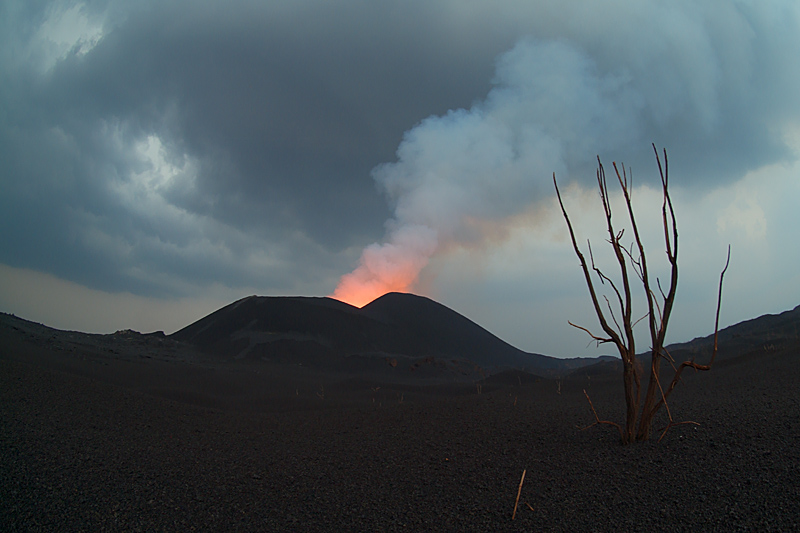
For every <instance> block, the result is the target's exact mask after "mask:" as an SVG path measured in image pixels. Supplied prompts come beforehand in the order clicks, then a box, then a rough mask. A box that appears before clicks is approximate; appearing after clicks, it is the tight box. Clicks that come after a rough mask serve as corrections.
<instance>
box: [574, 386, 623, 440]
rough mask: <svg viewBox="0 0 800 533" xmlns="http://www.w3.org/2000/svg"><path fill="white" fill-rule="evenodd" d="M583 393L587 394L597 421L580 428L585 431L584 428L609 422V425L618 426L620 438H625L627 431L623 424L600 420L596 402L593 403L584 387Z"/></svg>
mask: <svg viewBox="0 0 800 533" xmlns="http://www.w3.org/2000/svg"><path fill="white" fill-rule="evenodd" d="M583 394H584V396H586V399H587V400H589V407H591V408H592V413H594V420H595V422H594V423H593V424H589V425H588V426H586V427H585V428H580V430H581V431H583V430H586V429H589V428H591V427H594V426H596V425H597V424H607V425H609V426H614V427H615V428H617V429H618V430H619V436H620V438H622V439H623V440H625V433H624V432H623V431H622V426H620V425H619V424H617V423H616V422H611V421H610V420H600V417H599V416H597V411H596V410H595V408H594V404H593V403H592V399H591V398H589V394H588V393H587V392H586V389H583Z"/></svg>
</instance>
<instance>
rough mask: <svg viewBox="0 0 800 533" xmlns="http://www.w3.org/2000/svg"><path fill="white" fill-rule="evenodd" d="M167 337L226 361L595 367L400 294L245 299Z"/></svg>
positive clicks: (538, 369)
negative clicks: (529, 348)
mask: <svg viewBox="0 0 800 533" xmlns="http://www.w3.org/2000/svg"><path fill="white" fill-rule="evenodd" d="M172 338H173V339H175V340H179V341H182V342H187V343H190V344H193V345H195V346H197V347H198V348H200V349H201V350H203V351H205V352H208V353H214V354H217V355H219V356H222V357H225V358H234V359H244V358H260V359H265V360H272V361H284V362H299V363H303V364H312V365H320V366H326V365H328V364H331V363H333V362H334V361H336V360H341V358H352V357H354V356H355V357H379V358H397V357H401V358H412V359H418V358H428V359H430V358H433V359H439V360H444V361H469V362H471V363H473V364H476V365H479V366H480V367H482V368H483V369H484V370H486V371H487V372H496V371H499V370H502V369H507V368H518V369H525V370H527V371H529V372H533V373H539V372H541V373H552V372H554V371H559V370H565V369H569V368H577V367H580V366H583V365H586V364H590V363H594V362H596V361H597V359H593V358H587V359H558V358H554V357H548V356H544V355H540V354H533V353H527V352H524V351H522V350H519V349H517V348H515V347H513V346H511V345H510V344H508V343H507V342H505V341H503V340H501V339H499V338H498V337H496V336H495V335H493V334H492V333H490V332H488V331H487V330H485V329H484V328H482V327H481V326H479V325H478V324H476V323H474V322H472V321H471V320H469V319H468V318H466V317H464V316H462V315H460V314H459V313H457V312H455V311H453V310H452V309H449V308H448V307H446V306H444V305H442V304H440V303H437V302H435V301H433V300H431V299H429V298H425V297H422V296H416V295H413V294H405V293H389V294H386V295H384V296H381V297H380V298H378V299H376V300H374V301H373V302H371V303H370V304H368V305H366V306H364V307H363V308H360V309H359V308H357V307H353V306H351V305H348V304H346V303H343V302H340V301H338V300H334V299H332V298H311V297H259V296H250V297H247V298H243V299H242V300H238V301H236V302H234V303H232V304H230V305H228V306H226V307H223V308H222V309H219V310H218V311H215V312H214V313H211V314H210V315H208V316H206V317H205V318H202V319H200V320H198V321H197V322H195V323H193V324H191V325H189V326H187V327H185V328H183V329H181V330H180V331H177V332H175V333H174V334H172Z"/></svg>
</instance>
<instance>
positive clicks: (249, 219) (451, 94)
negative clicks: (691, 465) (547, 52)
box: [0, 0, 800, 294]
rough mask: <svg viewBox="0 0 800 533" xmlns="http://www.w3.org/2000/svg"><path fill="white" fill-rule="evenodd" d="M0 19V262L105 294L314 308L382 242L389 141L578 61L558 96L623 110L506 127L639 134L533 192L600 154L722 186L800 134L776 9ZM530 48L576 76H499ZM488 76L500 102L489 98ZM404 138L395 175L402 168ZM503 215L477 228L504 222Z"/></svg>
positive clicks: (214, 6) (792, 39)
mask: <svg viewBox="0 0 800 533" xmlns="http://www.w3.org/2000/svg"><path fill="white" fill-rule="evenodd" d="M0 9H2V12H0V13H2V20H3V22H2V23H0V24H2V28H3V30H4V31H3V36H2V37H0V40H2V41H0V42H2V45H3V47H2V48H3V50H2V51H0V58H2V65H0V76H1V77H2V78H0V83H1V84H2V90H1V92H0V106H2V108H1V111H2V113H1V114H0V141H2V142H0V158H1V159H0V160H2V165H0V183H1V184H2V191H3V192H2V198H0V210H1V212H0V224H1V225H2V228H3V232H2V236H0V262H2V263H6V264H9V265H12V266H16V267H24V268H33V269H38V270H43V271H46V272H51V273H53V274H55V275H57V276H60V277H64V278H67V279H70V280H74V281H78V282H80V283H82V284H85V285H88V286H90V287H96V288H103V289H107V290H129V291H132V292H136V293H149V294H154V293H165V292H166V293H188V292H191V288H192V287H196V286H200V287H202V286H205V285H207V284H210V283H214V282H218V283H222V284H225V285H228V286H250V287H258V288H259V289H260V290H261V291H263V292H271V293H274V292H295V291H303V292H308V291H311V292H316V293H322V292H324V291H329V290H330V289H331V288H332V286H333V285H332V284H333V283H335V279H336V277H338V275H339V274H341V273H343V272H345V271H346V270H348V269H349V268H350V267H352V265H353V261H354V260H355V258H356V257H357V254H358V250H359V249H360V248H361V247H362V246H363V245H364V244H365V243H368V242H371V241H374V240H377V239H379V238H381V236H382V235H383V232H384V221H385V220H386V219H387V218H388V217H389V216H390V215H391V214H392V212H391V211H390V209H389V207H390V206H387V205H386V202H385V198H384V196H383V192H382V191H380V190H378V189H377V188H376V187H375V184H374V182H373V180H372V178H371V170H372V169H373V168H375V167H376V166H378V165H380V164H382V163H391V162H393V161H396V160H397V156H396V155H395V152H396V150H397V149H398V146H399V145H400V144H401V141H403V139H404V137H403V134H404V132H405V131H407V130H410V129H411V128H413V127H414V126H415V125H420V124H423V125H424V124H427V125H431V124H435V123H436V121H437V120H438V119H435V118H434V119H430V120H428V121H426V122H421V121H423V120H424V119H426V117H429V116H431V115H433V116H447V115H446V113H447V111H448V110H451V109H458V108H463V109H465V110H470V109H473V104H474V103H475V102H478V104H477V106H476V107H475V108H474V109H484V110H486V109H490V108H492V109H501V110H506V109H508V110H511V111H510V112H511V113H512V114H513V113H514V111H513V108H512V107H506V105H505V104H497V103H496V102H495V103H494V104H493V103H492V100H491V98H495V100H497V99H498V98H500V97H505V96H509V94H510V93H509V91H510V92H511V93H513V91H514V90H515V88H518V87H522V88H525V87H528V86H529V85H530V84H528V81H530V80H531V79H535V80H540V81H541V80H545V81H546V80H548V79H553V80H557V79H559V76H562V75H563V74H564V72H565V71H564V67H569V66H570V65H571V64H572V63H575V64H580V65H583V66H582V67H581V68H583V69H584V70H580V69H578V70H579V71H580V72H581V73H584V72H585V73H588V74H586V75H585V76H584V75H583V74H580V76H584V77H580V76H579V77H577V78H569V76H567V77H563V76H562V79H567V80H570V79H571V80H573V81H574V80H578V81H580V80H582V79H589V80H590V81H591V80H592V79H594V80H606V81H608V82H609V83H611V85H613V83H617V84H618V86H619V87H621V88H623V89H626V90H628V91H629V93H624V92H620V93H613V90H611V89H610V91H611V92H610V93H609V95H607V96H608V98H607V101H600V102H597V105H595V106H592V105H590V104H591V103H588V104H587V103H586V102H578V103H579V104H581V105H583V104H586V107H585V109H586V110H587V111H588V112H589V118H592V120H590V121H589V122H588V123H587V122H586V120H585V119H586V116H578V115H577V114H576V112H577V111H578V110H579V109H581V106H580V105H576V106H567V105H565V104H564V102H565V101H567V100H564V101H561V100H559V96H560V94H559V92H558V91H551V93H550V94H549V97H550V98H552V99H553V102H552V103H550V102H544V101H543V100H541V99H540V101H539V104H538V105H539V106H540V107H541V109H542V110H544V111H547V109H551V110H553V113H551V115H548V114H547V113H546V112H542V113H540V112H539V111H536V112H531V111H530V102H528V101H522V102H521V106H520V109H522V110H523V111H524V112H522V113H520V115H519V116H520V117H523V116H530V117H532V120H534V121H535V120H540V121H541V120H544V119H548V121H547V122H545V123H544V124H545V126H546V128H545V129H547V128H549V129H550V130H551V131H549V132H548V133H552V131H555V130H557V128H558V127H559V125H560V126H561V127H562V128H567V127H570V125H574V126H575V127H576V128H577V127H578V126H580V127H583V125H587V126H588V127H587V129H586V130H585V131H580V132H577V133H576V132H572V134H573V135H576V136H580V137H581V138H582V139H591V138H603V137H604V136H607V135H608V134H609V133H608V127H609V126H614V124H617V125H621V127H623V128H624V127H628V126H629V127H630V128H632V129H631V130H630V131H626V132H625V131H623V132H622V133H624V135H621V136H620V137H619V138H624V139H627V140H626V141H625V142H622V141H620V142H619V143H617V144H614V145H608V146H606V145H603V144H602V143H592V142H589V143H584V142H576V143H573V144H569V143H567V144H568V148H569V149H572V150H575V151H581V149H582V148H586V149H587V150H588V151H589V152H590V153H587V154H584V155H585V156H586V157H585V160H581V161H577V162H575V161H572V160H570V159H569V158H567V160H566V163H565V164H563V165H560V166H559V164H558V163H557V160H558V158H553V159H552V161H553V165H554V166H557V168H550V167H549V166H548V168H530V169H527V168H526V169H524V170H525V171H526V172H527V171H529V172H530V174H531V175H532V176H533V177H534V178H532V179H539V178H540V177H542V176H544V177H548V176H549V175H550V172H552V171H553V170H559V171H560V170H562V169H563V168H564V167H565V166H566V168H568V169H571V170H573V171H574V175H573V176H571V177H575V178H577V177H579V176H582V175H583V174H582V171H583V170H585V169H584V168H583V167H582V166H581V165H583V164H584V163H586V164H587V165H588V166H591V165H590V164H591V159H592V157H593V156H594V153H591V150H593V149H595V148H597V147H598V146H600V147H604V148H608V153H604V154H602V155H603V156H604V158H615V159H616V158H622V159H624V160H625V161H626V162H627V163H632V164H633V165H634V166H635V167H636V168H650V166H651V164H652V159H651V157H652V156H651V154H650V153H649V152H648V146H649V142H651V141H655V142H656V143H658V144H659V145H664V146H667V147H668V148H669V149H670V151H671V153H676V154H678V153H679V154H681V157H680V158H676V160H675V167H674V170H675V173H674V175H675V179H676V181H681V180H683V181H682V183H683V184H684V185H689V184H691V183H698V184H704V185H703V186H706V187H707V186H710V185H712V184H720V183H724V182H725V180H733V179H736V178H737V177H740V176H741V175H743V174H744V173H745V172H746V171H747V170H749V169H752V168H756V167H759V166H761V165H763V164H765V163H768V162H774V161H779V160H781V158H784V157H786V155H787V152H786V149H785V146H784V145H783V143H782V141H781V135H782V131H783V130H782V127H783V125H784V123H786V122H791V121H793V120H796V119H797V117H798V101H797V99H796V94H797V89H798V87H800V83H798V76H800V69H798V68H796V67H797V54H796V51H797V49H798V38H797V35H798V32H797V8H796V6H795V5H794V3H792V2H784V3H781V2H774V3H769V5H766V3H757V4H751V3H745V2H740V3H731V2H713V1H709V2H700V3H695V2H675V3H669V4H665V3H661V2H637V3H626V2H608V3H598V2H578V1H576V2H562V3H550V2H525V3H520V2H510V1H509V2H499V3H497V2H494V3H491V2H486V3H476V2H470V3H464V2H448V1H444V0H442V1H425V2H423V1H401V0H395V1H386V2H376V1H373V0H369V1H367V0H363V1H360V0H347V1H344V2H323V1H292V2H262V1H239V2H224V3H223V2H210V1H209V2H204V1H167V2H134V1H130V2H124V1H122V2H113V1H112V2H85V3H69V2H22V1H20V2H7V3H5V4H4V5H3V6H2V7H0ZM59 21H61V22H64V21H66V23H64V24H62V25H60V26H59V24H58V22H59ZM98 28H102V30H98ZM523 37H527V39H526V40H525V41H524V42H528V43H536V44H534V45H532V46H533V47H534V48H536V47H546V46H548V45H549V43H558V45H557V46H560V47H563V48H564V49H567V50H570V51H571V52H570V53H571V54H572V55H570V58H571V59H570V62H568V63H559V62H555V63H552V64H548V63H546V62H541V63H526V62H525V61H526V57H527V56H525V54H522V55H523V56H525V57H520V58H517V59H514V55H513V54H514V52H509V53H507V54H506V55H504V56H502V58H504V59H501V60H500V61H501V63H500V65H499V67H500V70H499V71H498V72H497V73H496V72H495V58H497V57H498V56H500V54H502V53H503V52H506V51H508V50H512V49H514V46H515V43H517V42H518V41H519V40H520V39H521V38H523ZM523 48H524V46H523ZM520 49H521V48H517V49H514V50H520ZM518 55H519V54H518ZM547 57H550V56H547ZM503 61H506V63H507V64H506V65H505V71H504V70H503V68H504V67H503ZM567 74H568V73H567ZM515 76H517V77H518V78H519V79H517V78H515ZM493 79H494V80H495V81H496V83H495V85H494V87H495V89H496V91H495V92H494V95H495V96H494V97H490V99H489V100H487V101H485V102H484V101H483V100H484V98H486V96H487V94H489V92H490V90H491V89H492V87H493V85H492V80H493ZM498 80H500V81H498ZM526 80H527V81H526ZM609 80H610V81H609ZM526 84H527V85H526ZM534 86H535V84H534ZM612 89H613V87H612ZM502 90H506V93H502ZM501 93H502V94H501ZM589 93H591V91H589ZM625 94H632V95H633V96H635V97H636V98H632V99H626V98H623V96H624V95H625ZM510 95H511V96H512V97H513V96H514V95H513V94H510ZM530 96H531V95H530V94H523V95H522V97H523V100H524V98H530ZM637 98H638V100H637ZM608 102H612V103H614V105H616V106H618V108H619V109H620V110H623V111H625V112H626V113H627V112H631V113H632V114H633V115H634V116H633V118H632V119H631V120H629V121H627V122H626V121H620V122H618V123H617V122H614V121H613V120H611V121H607V120H605V119H607V118H611V119H615V118H618V115H614V114H611V115H609V114H607V113H605V112H604V108H603V106H604V105H606V104H607V103H608ZM627 103H630V104H631V108H632V109H627V110H626V106H625V105H624V104H627ZM637 105H638V106H640V107H636V106H637ZM619 106H622V107H619ZM612 108H613V106H612ZM612 108H609V109H612ZM526 109H527V111H526ZM558 110H561V111H563V113H562V114H558V113H556V111H558ZM504 112H505V111H504ZM526 113H527V115H526ZM462 114H463V113H462ZM576 117H577V118H578V119H580V120H575V121H572V119H574V118H576ZM570 121H572V122H570ZM512 122H513V121H512ZM611 122H614V124H611ZM418 131H423V132H424V131H425V130H424V127H423V128H422V130H418ZM476 131H477V130H476ZM617 133H619V132H617ZM559 135H560V133H559ZM414 136H415V134H414V133H413V130H412V131H411V132H410V133H409V134H408V135H406V137H405V139H406V141H405V143H404V146H405V152H403V154H405V155H403V154H401V162H400V165H399V166H397V167H395V168H396V169H402V168H403V166H404V165H405V164H406V163H407V162H408V161H409V160H410V159H408V157H407V155H408V154H409V153H412V152H413V149H412V148H413V146H411V144H413V143H410V142H409V139H413V138H414ZM554 136H556V137H557V136H558V135H554ZM447 138H448V137H447V136H444V137H443V139H444V140H447ZM633 145H635V146H633ZM570 147H571V148H570ZM512 153H513V150H512ZM403 157H406V159H403ZM581 157H583V156H581ZM544 160H546V161H548V162H549V161H551V159H548V158H545V159H544ZM404 161H405V162H404ZM587 162H588V163H587ZM569 165H572V166H571V167H570V166H569ZM384 168H388V167H384ZM385 175H386V172H384V176H385ZM586 175H587V176H588V177H589V178H591V176H592V173H591V172H587V173H586ZM387 179H388V178H387ZM415 179H416V178H415ZM388 181H391V180H388ZM388 181H387V180H384V181H383V182H382V183H381V186H382V187H385V186H386V183H388ZM395 181H396V180H395ZM520 183H522V184H523V185H524V180H520ZM481 187H482V186H480V184H477V186H476V188H475V190H478V191H480V190H483V189H482V188H481ZM523 189H524V190H523V192H524V194H517V193H516V189H514V188H513V187H511V188H506V189H503V197H506V198H510V199H511V200H513V202H512V203H513V205H514V209H519V208H520V206H521V205H524V204H525V203H526V202H528V201H532V200H534V199H535V197H534V196H535V195H534V194H533V193H531V191H534V193H535V194H540V192H539V191H540V190H543V189H541V188H540V187H538V186H536V185H533V186H531V185H530V184H528V185H524V187H523ZM390 192H391V191H390ZM392 194H394V193H392ZM391 200H392V201H394V202H398V197H397V195H396V194H395V195H394V196H393V197H392V198H391ZM407 203H408V202H406V204H407ZM423 203H427V204H430V205H433V206H434V207H435V205H441V204H437V203H436V202H434V201H423ZM391 207H394V205H393V206H391ZM412 207H413V206H412ZM502 207H503V206H484V205H482V206H481V209H479V210H478V211H476V212H477V214H478V215H481V216H483V215H484V211H486V212H488V213H489V214H490V216H492V217H502V215H503V213H501V212H500V211H502V209H501V208H502ZM409 209H410V208H409ZM487 210H488V211H487ZM498 210H500V211H498Z"/></svg>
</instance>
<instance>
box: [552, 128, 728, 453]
mask: <svg viewBox="0 0 800 533" xmlns="http://www.w3.org/2000/svg"><path fill="white" fill-rule="evenodd" d="M653 151H654V152H655V155H656V162H657V163H658V170H659V175H660V177H661V189H662V203H661V221H662V225H663V231H664V241H665V248H666V254H667V260H668V262H669V265H670V283H669V288H668V289H667V292H666V294H665V293H664V290H663V289H662V287H661V282H660V280H658V279H656V286H657V287H658V290H659V293H660V294H661V297H662V302H661V303H660V304H659V302H658V301H656V295H655V292H654V291H653V289H652V287H651V282H650V274H649V272H648V267H647V258H646V256H645V252H644V245H643V244H642V240H641V236H640V234H639V227H638V225H637V223H636V217H635V216H634V213H633V203H632V200H631V188H632V182H629V179H628V173H627V172H626V170H625V167H624V166H623V167H622V172H620V170H619V168H618V167H617V165H616V163H614V171H615V173H616V177H617V181H618V183H619V186H620V189H621V190H622V194H623V197H624V199H625V206H626V208H627V213H628V220H629V222H630V226H631V229H632V230H633V235H634V240H635V247H634V244H631V246H630V247H626V246H625V245H623V244H622V243H621V240H622V236H623V234H624V230H619V231H618V230H616V229H615V228H614V224H613V223H612V213H611V200H610V198H609V194H608V183H607V181H606V175H605V169H604V168H603V164H602V163H601V162H600V158H599V157H598V158H597V186H598V189H599V190H600V200H601V202H602V205H603V211H604V213H605V219H606V231H607V232H608V239H607V242H608V243H609V244H610V245H611V248H612V250H613V252H614V256H615V258H616V260H617V266H618V267H619V277H620V279H621V282H622V287H621V290H620V288H619V287H618V286H617V284H616V283H615V282H614V281H613V280H612V279H611V278H610V277H609V276H607V275H606V274H605V273H604V272H603V271H601V270H600V268H599V267H598V266H597V265H596V264H595V261H594V255H593V253H592V248H591V243H590V244H589V257H590V260H591V268H590V267H589V264H587V261H586V258H585V257H584V255H583V253H581V250H580V247H579V246H578V242H577V240H576V238H575V231H574V229H573V227H572V222H571V221H570V219H569V216H568V215H567V210H566V208H565V207H564V202H563V200H562V199H561V192H560V191H559V189H558V183H557V181H556V176H555V174H553V185H554V186H555V189H556V196H557V197H558V203H559V205H560V207H561V213H562V214H563V216H564V220H565V221H566V223H567V227H568V229H569V234H570V239H571V241H572V247H573V249H574V250H575V254H576V255H577V256H578V259H579V260H580V263H581V269H582V271H583V275H584V279H585V281H586V286H587V287H588V289H589V294H590V296H591V299H592V304H593V305H594V310H595V314H596V315H597V318H598V320H599V321H600V326H601V327H602V329H603V332H604V333H605V334H606V336H605V337H601V336H598V335H595V334H593V333H592V332H591V331H589V330H588V329H587V328H584V327H582V326H578V325H575V324H572V322H570V324H571V325H573V326H574V327H576V328H578V329H581V330H583V331H585V332H586V333H588V334H589V335H590V336H591V338H592V339H593V340H594V341H595V342H596V343H597V344H598V345H599V344H604V343H613V344H614V345H615V346H616V347H617V350H618V351H619V354H620V357H621V359H622V365H623V383H624V385H625V403H626V407H627V418H626V423H625V426H624V428H623V427H622V426H617V427H619V428H620V430H621V434H622V442H623V443H624V444H628V443H631V442H634V441H636V440H647V439H649V438H650V432H651V428H652V423H653V418H654V416H655V415H656V413H657V412H658V410H659V409H660V408H661V406H662V405H666V398H667V396H669V394H670V393H671V392H672V390H673V389H674V387H675V385H676V384H677V379H679V377H680V372H681V371H682V370H683V368H685V367H686V366H691V367H693V368H695V370H703V369H704V368H702V366H703V365H697V364H696V363H694V361H687V362H685V363H683V364H682V365H681V367H680V369H678V370H677V371H676V372H677V376H676V379H674V380H673V382H672V383H671V384H670V387H669V388H668V389H667V391H666V392H665V391H663V389H662V388H661V384H660V381H659V375H660V364H661V358H665V359H668V360H670V358H669V355H668V354H667V353H666V350H665V349H664V339H665V337H666V333H667V324H668V323H669V318H670V315H671V313H672V308H673V304H674V301H675V293H676V290H677V287H678V226H677V222H676V220H675V211H674V209H673V206H672V199H671V198H670V195H669V165H668V160H667V152H666V150H664V165H663V166H662V164H661V158H660V157H659V154H658V150H657V149H656V146H655V144H654V145H653ZM631 179H632V178H631ZM634 253H637V255H634ZM729 258H730V254H729ZM629 268H630V269H631V270H633V272H634V273H635V274H636V276H637V277H638V278H639V281H640V282H641V283H642V286H643V289H644V293H645V296H646V299H647V313H646V314H645V317H647V318H648V323H649V329H650V341H651V345H650V346H651V348H650V352H651V358H650V375H649V381H648V386H647V392H646V393H645V398H644V404H643V405H642V408H641V418H639V406H640V401H641V371H640V369H639V367H638V365H637V361H636V348H635V341H634V335H633V327H634V326H635V325H636V324H637V323H638V322H639V321H640V320H642V319H641V318H640V319H639V320H636V321H635V322H634V321H633V319H632V296H631V284H630V279H629V276H630V274H629ZM725 268H726V269H727V264H726V267H725ZM592 273H594V274H595V275H596V276H597V278H598V279H599V280H600V283H601V284H603V285H606V284H607V285H608V286H609V287H610V288H611V291H613V294H614V296H616V305H617V306H618V311H619V313H620V319H618V318H617V316H616V314H615V312H614V306H612V304H611V301H609V299H608V297H606V296H605V295H603V299H604V300H605V304H606V307H607V308H608V313H609V315H610V317H611V321H612V322H613V326H614V327H612V325H611V324H610V323H609V321H608V320H607V319H606V316H605V312H604V311H603V306H602V305H601V303H600V299H599V298H598V294H597V292H596V290H595V287H594V282H593V281H592ZM723 274H724V271H723ZM719 297H720V298H721V297H722V277H720V293H719ZM717 307H718V309H719V305H718V306H717ZM643 318H644V317H643ZM717 318H719V312H718V313H717ZM620 322H621V323H620ZM715 337H716V328H715ZM670 361H671V360H670ZM659 393H660V395H659ZM587 399H588V395H587ZM589 402H590V404H591V400H589ZM592 411H594V406H592ZM669 416H670V419H671V418H672V417H671V413H670V415H669ZM595 419H596V420H597V423H603V422H602V421H600V419H599V417H598V416H597V413H596V412H595ZM637 419H638V427H637ZM612 425H614V424H613V423H612Z"/></svg>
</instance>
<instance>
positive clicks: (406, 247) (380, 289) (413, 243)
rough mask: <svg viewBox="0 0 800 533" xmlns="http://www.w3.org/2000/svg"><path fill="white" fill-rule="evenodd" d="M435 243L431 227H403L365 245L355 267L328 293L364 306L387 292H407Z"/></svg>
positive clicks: (338, 298) (426, 261) (431, 252)
mask: <svg viewBox="0 0 800 533" xmlns="http://www.w3.org/2000/svg"><path fill="white" fill-rule="evenodd" d="M436 246H437V240H436V234H435V232H433V231H432V230H430V229H428V228H425V227H421V226H416V227H406V228H402V229H401V230H399V231H397V232H395V233H394V234H393V236H392V239H391V241H390V242H387V243H384V244H380V245H379V244H373V245H371V246H367V247H366V248H365V249H364V251H363V252H362V254H361V262H360V264H359V266H358V268H356V269H355V270H353V271H352V272H350V273H349V274H345V275H344V276H342V278H341V279H340V280H339V285H338V286H337V287H336V290H335V291H334V292H333V294H332V295H331V297H333V298H336V299H337V300H340V301H342V302H345V303H348V304H350V305H354V306H356V307H363V306H365V305H367V304H368V303H370V302H371V301H373V300H374V299H376V298H379V297H381V296H383V295H384V294H386V293H387V292H409V291H410V289H411V288H412V287H413V285H414V283H415V282H416V281H417V277H418V276H419V273H420V271H421V270H422V269H423V268H424V267H425V265H427V264H428V260H429V258H430V257H431V255H433V253H434V252H435V250H436Z"/></svg>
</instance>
